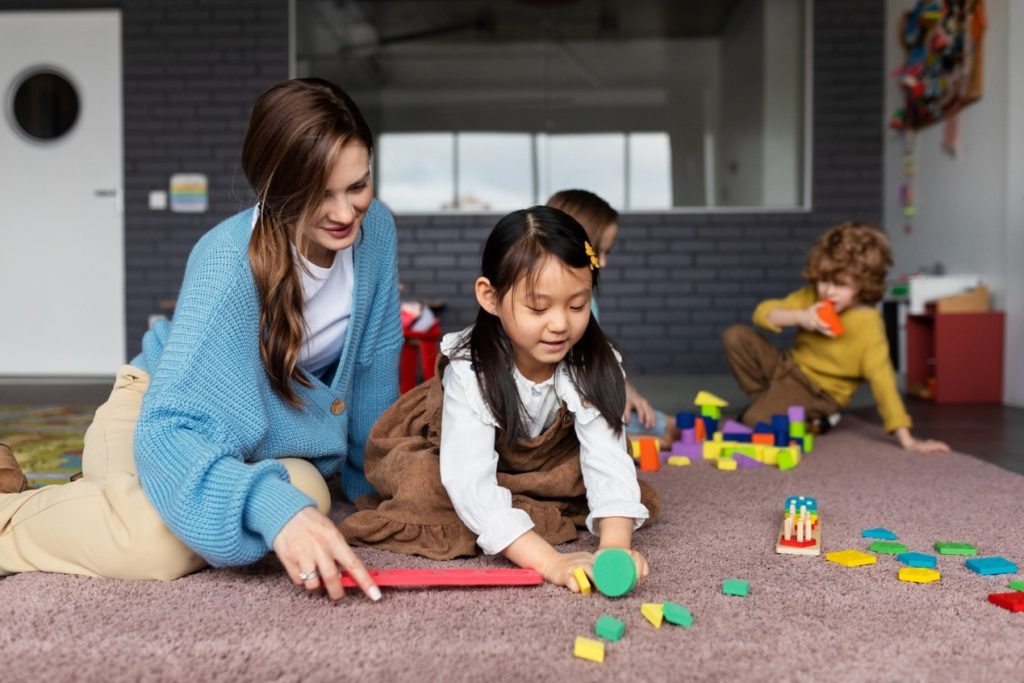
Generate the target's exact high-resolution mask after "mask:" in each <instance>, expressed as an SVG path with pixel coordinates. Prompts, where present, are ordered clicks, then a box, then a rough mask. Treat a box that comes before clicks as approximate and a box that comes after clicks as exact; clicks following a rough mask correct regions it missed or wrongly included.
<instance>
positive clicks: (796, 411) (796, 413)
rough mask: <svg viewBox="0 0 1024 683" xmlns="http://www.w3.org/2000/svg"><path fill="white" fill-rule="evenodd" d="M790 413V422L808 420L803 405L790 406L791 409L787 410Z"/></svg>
mask: <svg viewBox="0 0 1024 683" xmlns="http://www.w3.org/2000/svg"><path fill="white" fill-rule="evenodd" d="M786 412H787V413H788V415H789V421H790V422H806V421H807V420H806V417H807V413H806V411H804V407H803V406H790V407H789V410H788V411H786Z"/></svg>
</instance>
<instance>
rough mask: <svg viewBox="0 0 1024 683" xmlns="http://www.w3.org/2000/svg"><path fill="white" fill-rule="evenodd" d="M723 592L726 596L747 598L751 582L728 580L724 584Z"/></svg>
mask: <svg viewBox="0 0 1024 683" xmlns="http://www.w3.org/2000/svg"><path fill="white" fill-rule="evenodd" d="M722 592H723V593H725V594H726V595H738V596H740V597H746V595H747V593H749V592H750V582H749V581H744V580H742V579H726V580H725V581H724V582H723V583H722Z"/></svg>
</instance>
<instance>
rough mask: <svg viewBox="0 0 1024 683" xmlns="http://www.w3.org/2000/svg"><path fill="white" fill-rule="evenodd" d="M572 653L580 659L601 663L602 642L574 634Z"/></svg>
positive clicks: (602, 654)
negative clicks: (574, 642)
mask: <svg viewBox="0 0 1024 683" xmlns="http://www.w3.org/2000/svg"><path fill="white" fill-rule="evenodd" d="M572 653H573V654H574V655H576V656H577V657H579V658H580V659H588V660H590V661H592V662H598V663H602V662H604V643H602V642H601V641H600V640H594V639H593V638H584V637H583V636H576V644H575V645H574V646H573V649H572Z"/></svg>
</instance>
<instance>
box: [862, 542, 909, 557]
mask: <svg viewBox="0 0 1024 683" xmlns="http://www.w3.org/2000/svg"><path fill="white" fill-rule="evenodd" d="M868 550H870V551H871V552H873V553H881V554H883V555H899V554H900V553H905V552H907V546H905V545H903V544H902V543H897V542H896V541H875V542H874V543H872V544H871V545H869V546H868Z"/></svg>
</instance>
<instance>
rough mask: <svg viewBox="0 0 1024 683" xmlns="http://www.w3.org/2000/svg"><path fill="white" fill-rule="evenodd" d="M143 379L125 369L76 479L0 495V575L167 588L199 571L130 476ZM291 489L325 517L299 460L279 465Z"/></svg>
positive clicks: (320, 496) (324, 505)
mask: <svg viewBox="0 0 1024 683" xmlns="http://www.w3.org/2000/svg"><path fill="white" fill-rule="evenodd" d="M148 386H149V376H148V375H147V374H146V373H145V372H144V371H142V370H140V369H138V368H136V367H133V366H131V365H125V366H122V367H121V369H120V370H119V371H118V373H117V379H116V380H115V382H114V389H113V391H111V392H110V398H108V399H107V402H106V403H104V404H103V405H101V406H100V407H99V408H98V409H97V410H96V417H95V418H94V419H93V422H92V424H91V425H90V426H89V429H88V431H86V433H85V449H84V451H83V453H82V473H83V475H82V478H81V479H79V480H78V481H75V482H71V483H70V484H63V485H60V486H47V487H45V488H41V489H35V490H29V491H25V492H24V493H10V494H5V495H0V575H3V574H11V573H15V572H29V571H46V572H61V573H65V574H84V575H86V576H102V577H107V578H112V579H159V580H169V579H176V578H178V577H181V576H184V575H186V574H190V573H191V572H194V571H196V570H198V569H201V568H202V567H204V566H206V562H205V560H203V558H201V557H200V556H198V555H196V554H195V553H194V552H192V551H191V550H189V549H188V548H187V547H186V546H185V545H184V544H183V543H182V542H181V541H179V540H178V539H177V538H176V537H175V536H174V534H172V533H171V532H170V530H168V528H167V527H166V526H164V523H163V521H162V520H161V518H160V515H159V514H158V513H157V511H156V510H155V509H154V508H153V506H152V504H151V503H150V502H149V499H148V498H146V495H145V493H143V491H142V488H141V487H140V486H139V479H138V476H137V475H136V472H135V458H134V454H133V450H132V441H133V437H134V433H135V424H136V422H137V421H138V418H139V409H140V408H141V406H142V396H143V394H145V393H146V388H147V387H148ZM281 464H282V465H284V466H285V468H286V469H287V470H288V475H289V477H290V478H291V482H292V485H294V486H295V487H297V488H298V489H300V490H301V491H303V492H304V493H306V494H307V495H309V496H310V497H311V498H313V499H314V500H315V501H317V505H318V507H319V508H320V510H321V512H324V513H326V512H327V511H328V510H329V509H330V506H331V498H330V493H329V492H328V489H327V484H326V483H325V482H324V479H323V477H321V476H320V473H319V472H318V471H317V469H316V468H315V467H314V466H313V465H312V464H310V463H309V462H307V461H305V460H300V459H295V458H285V459H282V460H281Z"/></svg>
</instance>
